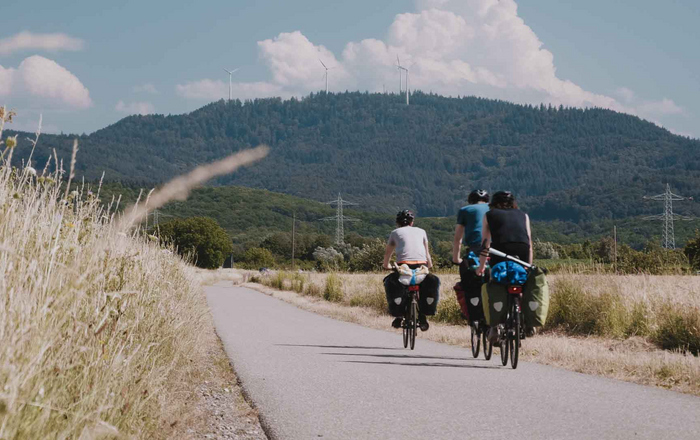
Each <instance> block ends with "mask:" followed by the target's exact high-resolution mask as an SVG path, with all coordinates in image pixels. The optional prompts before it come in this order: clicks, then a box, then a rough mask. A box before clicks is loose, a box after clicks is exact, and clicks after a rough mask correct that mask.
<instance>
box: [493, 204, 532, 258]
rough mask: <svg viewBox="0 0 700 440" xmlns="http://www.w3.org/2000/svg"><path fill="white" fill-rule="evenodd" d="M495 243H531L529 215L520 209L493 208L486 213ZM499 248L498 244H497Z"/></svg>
mask: <svg viewBox="0 0 700 440" xmlns="http://www.w3.org/2000/svg"><path fill="white" fill-rule="evenodd" d="M486 220H487V221H488V222H489V229H490V230H491V241H492V242H493V244H494V245H498V244H505V243H525V244H527V245H528V246H529V245H530V239H529V237H528V235H527V215H526V214H525V213H524V212H522V211H521V210H519V209H491V210H490V211H489V212H488V213H486ZM496 249H498V246H496Z"/></svg>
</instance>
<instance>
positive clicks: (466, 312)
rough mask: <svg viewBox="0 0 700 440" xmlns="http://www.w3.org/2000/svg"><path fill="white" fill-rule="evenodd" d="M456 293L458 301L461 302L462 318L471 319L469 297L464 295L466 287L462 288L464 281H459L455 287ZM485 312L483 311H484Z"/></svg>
mask: <svg viewBox="0 0 700 440" xmlns="http://www.w3.org/2000/svg"><path fill="white" fill-rule="evenodd" d="M453 289H454V291H455V295H457V302H458V303H459V310H460V311H461V313H462V318H464V319H466V320H469V309H468V308H467V298H466V297H465V296H464V289H462V283H461V282H459V281H458V282H457V283H456V284H455V286H454V287H453ZM482 314H483V312H482Z"/></svg>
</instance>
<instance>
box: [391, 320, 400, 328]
mask: <svg viewBox="0 0 700 440" xmlns="http://www.w3.org/2000/svg"><path fill="white" fill-rule="evenodd" d="M402 321H403V318H394V320H393V321H391V326H392V327H394V328H401V322H402Z"/></svg>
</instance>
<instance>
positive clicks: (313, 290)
mask: <svg viewBox="0 0 700 440" xmlns="http://www.w3.org/2000/svg"><path fill="white" fill-rule="evenodd" d="M303 294H304V295H308V296H314V297H316V298H320V297H321V296H323V292H322V291H321V288H320V287H319V286H318V285H317V284H314V283H309V284H307V285H306V288H305V289H304V292H303Z"/></svg>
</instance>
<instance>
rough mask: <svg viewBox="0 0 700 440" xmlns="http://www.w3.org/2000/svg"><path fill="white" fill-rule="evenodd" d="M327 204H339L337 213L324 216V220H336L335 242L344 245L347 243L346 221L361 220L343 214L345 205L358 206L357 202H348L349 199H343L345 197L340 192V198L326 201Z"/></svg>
mask: <svg viewBox="0 0 700 440" xmlns="http://www.w3.org/2000/svg"><path fill="white" fill-rule="evenodd" d="M326 205H337V208H336V214H335V216H333V217H326V218H322V219H321V220H322V221H335V222H336V229H335V244H337V245H342V244H343V243H345V226H344V223H345V222H359V221H360V220H359V219H356V218H352V217H346V216H344V215H343V206H357V203H351V202H348V201H347V200H343V198H342V197H341V196H340V193H338V199H337V200H331V201H330V202H326Z"/></svg>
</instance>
